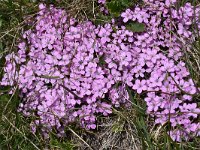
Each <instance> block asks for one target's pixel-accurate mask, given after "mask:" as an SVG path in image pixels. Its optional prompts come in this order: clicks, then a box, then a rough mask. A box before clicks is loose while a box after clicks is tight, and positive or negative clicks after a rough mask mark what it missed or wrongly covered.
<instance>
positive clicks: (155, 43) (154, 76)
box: [1, 0, 200, 141]
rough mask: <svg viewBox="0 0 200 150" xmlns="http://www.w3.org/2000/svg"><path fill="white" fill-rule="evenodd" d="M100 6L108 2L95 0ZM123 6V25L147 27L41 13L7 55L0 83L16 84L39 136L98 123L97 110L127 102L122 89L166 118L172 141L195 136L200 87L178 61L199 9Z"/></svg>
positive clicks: (166, 2) (155, 1)
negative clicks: (39, 130)
mask: <svg viewBox="0 0 200 150" xmlns="http://www.w3.org/2000/svg"><path fill="white" fill-rule="evenodd" d="M99 2H100V3H101V4H104V3H105V1H100V0H99ZM144 2H145V5H144V6H142V7H141V6H136V7H134V8H133V9H127V10H126V11H125V12H123V13H122V14H121V17H122V20H123V23H121V24H126V23H131V22H139V23H141V24H144V25H145V31H144V32H139V33H138V32H133V31H131V30H128V29H127V28H126V26H123V25H120V26H119V25H116V24H117V21H115V20H114V19H113V20H112V23H107V24H105V25H99V26H95V25H93V24H92V22H90V21H85V22H82V23H78V22H77V21H76V20H75V19H73V18H70V17H69V16H68V15H67V13H66V12H65V11H64V10H62V9H57V8H55V7H53V6H50V8H48V9H47V8H46V6H45V5H44V4H40V6H39V8H40V11H39V12H38V14H37V17H36V18H35V20H34V21H31V22H29V24H30V25H32V24H36V25H35V27H34V28H31V29H29V30H27V31H26V32H25V33H24V34H23V39H22V40H21V42H20V43H19V45H18V47H19V51H18V52H17V54H14V53H11V54H9V55H7V56H6V66H5V68H4V72H5V75H4V77H3V79H2V81H1V85H11V86H15V85H17V86H18V87H19V89H20V90H21V96H22V98H23V101H22V103H21V104H20V107H19V111H21V112H23V114H24V115H26V116H34V117H35V118H36V119H35V120H34V123H32V126H33V130H35V129H36V128H35V126H39V125H40V126H41V125H42V127H43V128H42V130H43V132H44V134H46V132H47V131H49V130H52V128H53V127H55V128H56V129H57V131H58V133H59V134H61V135H62V134H64V127H65V126H66V125H68V124H69V123H71V122H77V123H79V124H80V125H81V126H82V127H84V128H87V129H95V128H96V125H95V121H96V116H97V115H98V114H101V115H104V116H107V115H109V114H111V113H112V107H120V106H121V105H124V106H125V107H127V108H128V107H130V105H131V101H130V98H129V94H128V91H127V87H128V88H131V89H132V90H134V91H135V92H136V93H137V94H141V95H143V96H144V97H145V101H146V103H147V113H149V114H150V115H151V116H152V117H155V123H156V124H165V123H166V122H170V123H171V126H172V127H171V128H172V129H171V130H170V133H169V134H170V136H171V137H172V138H173V140H176V141H181V140H182V138H184V139H186V140H187V139H190V138H192V137H193V136H197V135H200V131H199V130H200V124H199V123H198V122H197V121H196V120H197V117H198V114H199V113H200V109H199V108H198V106H197V103H195V102H194V100H193V95H195V94H198V93H199V90H200V89H199V88H198V87H197V86H196V85H195V82H194V81H193V80H192V79H191V78H190V76H189V75H190V74H189V72H188V70H187V68H186V65H185V63H184V62H183V61H182V59H181V58H182V56H183V54H184V53H183V52H182V51H183V47H184V43H186V42H191V40H192V39H191V38H190V39H189V37H191V35H192V25H193V22H194V20H195V22H196V23H197V26H198V27H199V29H200V21H199V16H198V15H199V12H200V7H194V6H192V5H191V4H190V3H186V5H185V6H183V7H180V8H179V9H175V4H176V0H162V1H161V0H144Z"/></svg>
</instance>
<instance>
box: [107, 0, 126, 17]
mask: <svg viewBox="0 0 200 150" xmlns="http://www.w3.org/2000/svg"><path fill="white" fill-rule="evenodd" d="M107 9H108V10H109V12H110V13H111V14H112V15H113V16H115V17H117V16H119V15H120V12H121V11H122V6H121V3H120V2H118V1H111V2H108V3H107Z"/></svg>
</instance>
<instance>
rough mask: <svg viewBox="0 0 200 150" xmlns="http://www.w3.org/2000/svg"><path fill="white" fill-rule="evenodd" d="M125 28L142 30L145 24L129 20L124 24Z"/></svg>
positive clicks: (136, 30) (135, 30)
mask: <svg viewBox="0 0 200 150" xmlns="http://www.w3.org/2000/svg"><path fill="white" fill-rule="evenodd" d="M126 28H127V29H128V30H130V31H133V32H144V31H145V24H143V23H139V22H135V21H134V22H133V21H132V22H130V23H128V24H127V25H126Z"/></svg>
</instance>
